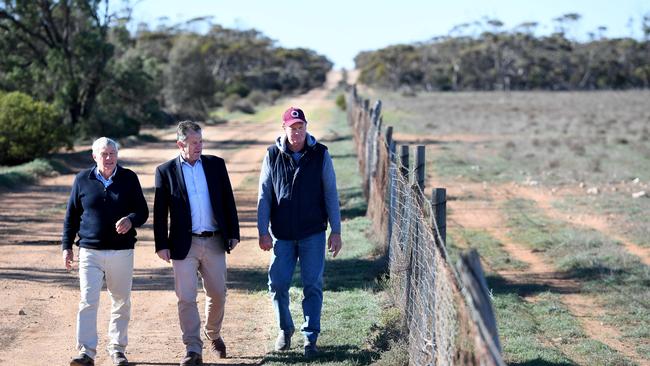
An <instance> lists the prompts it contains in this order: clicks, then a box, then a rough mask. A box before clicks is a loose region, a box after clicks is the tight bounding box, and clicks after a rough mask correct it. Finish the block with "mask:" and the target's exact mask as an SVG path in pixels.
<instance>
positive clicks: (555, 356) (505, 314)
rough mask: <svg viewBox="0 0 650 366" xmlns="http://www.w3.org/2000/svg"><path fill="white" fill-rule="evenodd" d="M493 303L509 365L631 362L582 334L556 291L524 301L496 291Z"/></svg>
mask: <svg viewBox="0 0 650 366" xmlns="http://www.w3.org/2000/svg"><path fill="white" fill-rule="evenodd" d="M493 284H494V282H492V281H490V285H493ZM496 292H500V291H498V289H497V291H496ZM494 306H495V309H496V313H497V324H498V327H499V335H500V337H501V340H502V343H503V344H502V346H503V351H504V360H505V361H506V362H507V363H508V364H509V365H575V364H585V363H590V364H595V365H632V363H631V362H630V361H629V360H627V359H625V358H624V357H622V356H621V355H619V354H617V353H616V351H614V350H612V349H611V348H609V347H607V346H606V345H604V344H602V343H600V342H598V341H594V340H592V339H590V338H588V337H586V335H585V334H584V332H583V330H582V328H581V327H580V324H579V322H578V320H577V319H575V317H573V315H571V313H570V312H569V311H568V310H567V308H566V307H565V306H564V305H563V304H562V302H561V301H560V298H559V295H557V294H553V293H550V292H544V293H540V294H539V295H538V296H537V298H536V299H535V301H533V302H527V301H524V300H523V299H522V298H521V297H519V296H517V295H516V294H512V293H502V294H501V293H500V294H498V295H496V296H495V297H494Z"/></svg>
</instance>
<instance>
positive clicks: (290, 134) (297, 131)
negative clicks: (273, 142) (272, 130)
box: [284, 122, 307, 145]
mask: <svg viewBox="0 0 650 366" xmlns="http://www.w3.org/2000/svg"><path fill="white" fill-rule="evenodd" d="M284 132H285V133H286V134H287V139H288V140H289V143H290V144H291V145H301V144H303V143H304V142H305V138H306V137H307V124H306V123H304V122H296V123H294V124H292V125H291V126H284Z"/></svg>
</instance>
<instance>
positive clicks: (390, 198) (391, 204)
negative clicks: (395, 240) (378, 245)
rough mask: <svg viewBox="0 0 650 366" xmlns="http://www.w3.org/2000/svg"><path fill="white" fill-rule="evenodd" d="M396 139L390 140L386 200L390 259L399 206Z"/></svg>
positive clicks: (387, 241)
mask: <svg viewBox="0 0 650 366" xmlns="http://www.w3.org/2000/svg"><path fill="white" fill-rule="evenodd" d="M389 129H390V130H391V131H392V129H393V128H392V127H389ZM386 139H387V141H388V135H387V136H386ZM395 148H396V145H395V141H393V140H392V139H391V140H390V143H389V144H388V184H387V188H388V192H387V199H386V201H387V202H388V225H387V230H386V231H387V233H386V247H387V249H388V258H389V260H390V257H391V245H392V242H391V239H392V237H393V223H394V222H395V211H396V209H397V207H395V206H396V205H395V201H396V199H395V198H396V197H395V196H396V192H395V184H396V182H395V179H396V178H397V177H396V175H397V164H396V161H397V157H396V154H395Z"/></svg>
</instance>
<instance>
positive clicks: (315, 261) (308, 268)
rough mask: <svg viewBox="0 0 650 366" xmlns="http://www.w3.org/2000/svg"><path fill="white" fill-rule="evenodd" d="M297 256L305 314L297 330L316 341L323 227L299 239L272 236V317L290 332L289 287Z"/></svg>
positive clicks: (309, 339)
mask: <svg viewBox="0 0 650 366" xmlns="http://www.w3.org/2000/svg"><path fill="white" fill-rule="evenodd" d="M298 260H300V279H301V280H302V287H303V290H302V294H303V300H302V314H303V317H304V323H303V324H302V327H301V328H300V331H301V332H302V334H303V336H304V337H305V339H306V340H307V342H309V343H310V344H315V343H316V340H317V338H318V333H320V313H321V309H322V307H323V270H324V268H325V231H322V232H320V233H316V234H313V235H310V236H308V237H306V238H304V239H301V240H280V239H274V242H273V255H272V257H271V265H270V267H269V291H270V293H271V299H272V300H273V308H274V310H275V319H276V321H277V322H278V326H279V327H280V329H281V330H283V331H284V332H293V330H294V329H295V328H294V325H293V319H292V318H291V311H290V310H289V287H290V286H291V278H292V277H293V271H294V269H295V268H296V261H298Z"/></svg>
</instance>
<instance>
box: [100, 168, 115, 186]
mask: <svg viewBox="0 0 650 366" xmlns="http://www.w3.org/2000/svg"><path fill="white" fill-rule="evenodd" d="M116 172H117V166H116V167H115V169H113V174H111V176H110V177H108V179H106V178H104V176H103V175H102V173H100V172H99V168H98V167H95V176H96V177H97V179H99V181H100V182H102V184H103V185H104V188H108V186H110V185H111V184H113V177H114V176H115V173H116Z"/></svg>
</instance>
